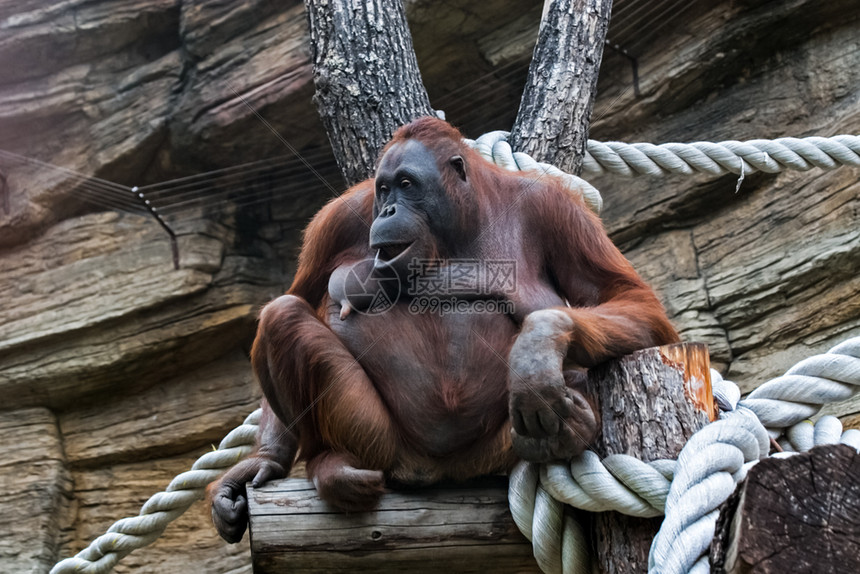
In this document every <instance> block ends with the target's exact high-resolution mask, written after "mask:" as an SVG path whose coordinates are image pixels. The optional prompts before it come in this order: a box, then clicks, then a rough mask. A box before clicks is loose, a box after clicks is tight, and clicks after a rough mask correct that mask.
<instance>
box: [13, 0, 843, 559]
mask: <svg viewBox="0 0 860 574" xmlns="http://www.w3.org/2000/svg"><path fill="white" fill-rule="evenodd" d="M541 4H542V2H539V1H537V0H535V1H532V2H528V3H523V2H514V1H513V0H492V1H490V2H474V1H469V0H456V1H454V2H449V3H445V8H444V9H439V7H438V4H436V3H434V2H431V1H430V0H413V1H411V2H408V3H407V6H408V12H409V16H410V22H411V24H412V26H413V35H414V38H415V45H416V51H417V53H418V57H419V63H420V65H421V67H422V71H423V74H424V78H425V84H426V85H427V86H428V90H429V92H430V95H431V98H432V100H433V102H434V105H436V107H438V108H440V109H444V110H445V111H446V112H447V113H448V117H449V119H451V120H453V121H454V122H455V123H457V124H459V125H461V126H463V127H464V128H465V129H466V131H467V135H469V136H472V137H474V136H476V135H479V134H480V133H483V132H484V131H489V130H490V129H506V128H508V127H509V126H510V122H511V120H512V118H513V116H514V114H515V113H516V106H517V100H518V97H519V93H520V92H521V86H522V80H523V78H524V77H525V69H524V65H525V63H527V61H528V58H529V57H530V53H531V47H532V44H533V41H534V37H535V35H536V30H537V23H538V19H539V16H540V5H541ZM852 5H853V4H852V2H850V1H848V0H838V1H835V2H828V3H821V2H814V1H812V0H790V1H787V2H764V1H753V0H744V1H740V2H738V1H735V2H718V1H711V2H704V3H701V4H700V6H699V9H698V10H691V11H689V12H687V13H686V14H685V15H683V16H682V17H679V18H678V19H677V20H676V21H675V23H674V24H673V25H672V26H670V27H667V28H665V29H664V31H663V33H662V34H658V35H656V36H654V38H653V39H652V40H650V41H648V42H644V43H641V42H640V43H639V44H638V45H637V46H638V52H637V56H638V62H639V76H640V86H639V88H640V92H641V95H640V96H638V97H637V96H635V95H634V93H633V90H632V87H631V80H630V78H631V75H630V64H629V62H628V61H627V60H626V59H625V58H623V57H622V56H619V55H617V54H614V53H612V52H607V54H606V57H605V59H604V68H603V76H602V77H601V82H600V86H599V91H600V93H599V96H598V103H597V106H596V110H595V114H594V118H595V119H594V123H593V130H592V137H593V138H595V139H601V140H610V139H619V140H624V141H651V142H657V143H659V142H664V141H693V140H708V141H720V140H723V139H751V138H775V137H780V136H787V135H794V136H803V135H822V136H826V135H834V134H837V133H855V134H856V133H860V111H858V110H860V71H858V70H860V13H858V12H857V11H856V10H852V9H851V8H852ZM524 8H525V9H524ZM610 34H611V28H610ZM0 62H2V74H0V150H5V151H8V152H14V153H16V154H21V155H23V156H27V157H31V158H36V159H39V160H41V161H44V162H49V163H50V164H53V165H57V166H62V167H63V168H67V169H71V170H74V171H75V172H79V173H81V174H86V175H87V176H96V177H99V178H102V179H104V180H109V181H111V182H116V183H119V184H122V185H124V186H131V185H141V186H145V185H148V184H154V183H157V182H161V181H165V180H169V179H173V178H179V177H185V176H191V175H194V174H200V173H204V172H209V171H211V170H216V169H223V168H226V167H230V166H235V165H238V164H242V163H245V162H250V161H255V160H260V159H264V158H275V157H279V156H283V155H284V153H285V150H284V149H283V144H282V142H281V141H280V140H279V139H278V137H276V136H275V135H274V134H273V133H272V131H270V130H269V128H267V127H266V126H265V125H264V124H263V123H262V122H261V121H260V118H259V117H258V115H257V114H259V116H260V117H263V118H265V119H266V121H267V122H268V123H269V125H270V126H271V127H272V129H273V130H274V131H276V132H277V133H278V134H282V135H283V137H284V138H285V139H287V140H288V141H289V142H290V144H291V145H292V146H294V147H295V148H296V149H298V150H299V151H300V152H301V153H302V154H303V156H304V157H307V158H308V159H309V160H310V161H311V163H312V164H313V165H314V166H315V167H316V168H317V170H318V171H319V172H320V174H321V176H322V177H323V178H324V179H326V180H327V181H328V183H329V185H331V186H332V187H334V188H339V187H340V183H339V181H340V180H339V176H338V174H337V172H336V170H334V169H333V168H332V163H331V158H330V155H329V154H328V153H327V151H326V148H325V136H324V134H323V132H322V129H321V127H320V125H319V123H318V120H317V117H316V113H315V110H314V107H313V103H312V101H311V96H312V93H313V87H312V83H311V69H310V64H309V46H308V44H307V30H306V23H305V20H304V9H303V6H302V4H301V3H300V2H298V1H289V2H282V3H273V2H264V1H262V0H256V1H250V2H230V1H226V2H204V1H202V0H197V1H192V0H183V1H180V0H101V1H99V2H91V1H85V0H73V1H71V2H64V3H59V4H56V5H51V6H49V7H46V6H45V5H44V3H40V2H32V1H29V2H17V1H16V2H12V1H10V0H5V1H4V0H0ZM285 165H286V164H285ZM295 165H296V166H297V165H298V163H296V164H295ZM279 169H281V168H279ZM283 169H286V170H287V172H283V170H281V171H276V170H274V169H273V170H271V171H267V172H265V173H263V175H264V176H265V177H262V176H261V178H262V179H259V180H256V179H255V180H254V181H253V182H248V181H239V180H237V179H235V178H234V179H230V176H229V174H227V175H223V176H218V177H216V176H215V175H213V176H211V177H210V178H207V179H196V180H190V181H192V182H195V185H196V187H193V188H186V189H185V190H184V191H183V190H182V189H178V188H177V186H178V185H179V183H176V184H174V185H173V186H171V188H170V190H168V192H164V191H163V192H162V193H161V194H159V193H154V194H153V195H152V196H151V197H153V198H157V199H159V200H161V201H164V202H166V201H172V199H171V198H173V199H176V201H178V200H179V199H178V198H179V195H176V196H175V197H174V196H171V195H170V194H171V193H176V194H180V193H185V192H188V193H191V195H188V196H183V197H191V198H192V201H189V202H188V203H187V204H186V205H185V206H184V207H183V208H181V209H180V208H177V209H175V210H174V211H170V210H165V212H164V213H165V218H166V220H167V222H168V223H169V224H170V225H171V227H172V228H173V230H174V231H175V232H176V234H177V236H178V246H179V252H180V268H179V269H178V270H174V269H173V265H172V261H171V255H170V245H169V242H168V236H167V234H166V233H165V232H164V231H163V229H162V228H161V227H160V226H159V225H158V224H157V222H155V220H154V219H153V218H152V217H150V216H149V215H147V214H146V213H144V212H143V210H142V209H141V205H140V204H139V203H135V200H134V198H132V199H131V200H129V198H128V197H126V196H124V195H122V194H123V193H125V191H127V188H125V189H118V188H112V187H106V184H102V183H99V182H96V181H94V180H92V179H88V178H83V177H77V176H75V175H73V174H69V173H68V172H64V171H61V170H57V169H54V168H51V167H48V166H44V165H41V164H34V163H33V162H26V161H21V160H19V159H15V158H12V157H11V156H9V155H8V154H7V155H2V153H0V170H2V172H3V173H4V174H5V175H6V178H7V184H8V189H7V191H6V194H5V196H3V195H2V191H3V190H2V189H0V301H2V305H0V392H2V396H3V397H4V403H3V405H2V407H0V409H2V410H0V429H2V431H3V432H2V436H3V439H2V441H0V452H2V453H3V457H2V460H3V462H2V463H0V474H2V476H3V484H6V485H10V488H11V491H10V493H9V495H8V496H7V497H6V498H4V500H3V501H2V502H0V507H1V508H2V511H3V513H4V515H5V516H7V517H8V518H9V519H8V520H6V521H4V524H3V525H2V526H0V541H2V542H0V570H3V571H9V572H46V571H47V570H48V569H49V567H50V565H52V564H53V563H54V562H55V561H56V560H57V559H58V558H61V557H65V556H69V555H72V554H74V553H75V552H77V551H78V550H80V548H82V547H83V546H84V545H86V544H87V543H88V542H89V541H90V540H92V539H93V538H94V537H96V536H97V535H99V534H101V533H102V532H104V530H105V529H106V528H107V527H108V526H109V525H110V524H111V523H112V522H113V521H114V520H116V519H117V518H120V517H122V516H127V515H132V514H136V513H137V512H138V510H139V507H140V505H141V503H142V502H143V501H145V500H146V499H147V498H148V496H150V495H151V494H152V493H154V492H157V491H159V490H162V489H163V488H164V487H165V486H166V485H167V484H168V483H169V481H170V479H171V478H172V477H173V476H175V475H176V474H178V473H179V472H181V471H183V470H185V469H186V468H187V467H188V466H189V465H190V463H191V462H192V461H193V460H194V459H195V458H196V457H197V456H199V455H200V454H202V453H203V452H205V451H206V450H207V449H208V448H211V447H210V445H211V444H213V443H217V442H218V440H220V438H221V437H222V436H223V435H224V434H225V433H226V431H227V430H229V429H230V428H232V427H233V426H235V425H236V424H238V423H239V422H241V420H242V419H243V418H244V416H245V415H246V414H247V413H248V412H250V411H251V410H252V409H253V408H254V407H255V405H256V404H257V402H258V400H259V392H258V390H257V389H256V387H255V384H254V383H253V381H252V378H251V374H250V369H249V368H248V363H247V358H246V357H247V350H248V347H249V344H250V341H251V339H252V337H253V329H254V321H255V315H256V312H257V310H258V309H259V307H260V306H261V305H263V304H264V303H265V302H266V301H268V300H269V299H271V298H272V297H274V296H276V295H278V294H279V293H281V292H282V291H283V290H284V288H285V287H286V285H287V284H288V281H289V278H290V276H291V272H292V269H293V265H294V258H295V253H296V248H297V245H298V240H299V237H300V231H301V229H302V228H303V226H304V224H305V223H306V221H307V219H308V217H310V215H311V214H312V213H313V212H314V211H315V210H316V209H318V207H319V206H320V205H321V204H322V203H323V202H324V201H325V200H326V199H327V198H328V197H331V195H330V193H331V192H330V191H329V190H328V189H327V188H326V185H324V184H323V183H321V182H320V181H318V180H317V179H316V178H315V177H314V176H312V175H309V174H308V173H307V172H306V171H305V172H302V171H297V170H298V169H299V168H296V169H293V168H289V169H287V168H283ZM290 169H292V170H293V171H289V170H290ZM302 169H304V168H302ZM284 173H286V175H284ZM735 179H736V178H734V177H724V178H720V179H716V180H706V179H703V178H692V179H691V178H667V179H660V180H657V179H636V180H624V179H620V178H617V177H601V178H597V179H595V180H594V182H593V183H595V184H596V185H597V187H598V188H599V189H601V190H602V191H603V194H604V201H605V206H606V207H605V210H604V214H603V219H604V221H605V223H606V225H607V228H608V229H609V231H610V233H611V235H612V237H613V239H614V240H615V241H616V242H617V243H618V244H619V245H620V246H622V248H623V249H624V250H625V252H626V253H627V255H628V256H629V257H630V259H631V260H632V261H633V263H634V265H635V266H636V267H637V268H638V269H639V270H640V272H641V273H642V274H643V275H644V276H645V277H646V278H647V279H648V280H649V281H651V282H652V284H654V285H655V287H656V288H657V289H658V290H659V292H660V293H661V295H662V297H663V300H664V302H665V303H666V305H667V308H668V309H669V312H670V314H671V315H672V317H673V320H674V321H675V323H676V324H677V325H678V327H679V328H680V329H681V331H682V333H683V334H684V337H685V338H686V339H689V340H699V341H705V342H708V343H709V344H710V346H711V352H712V356H713V360H714V363H715V364H716V365H717V366H719V367H720V368H721V369H722V370H723V371H725V372H727V373H728V376H729V377H730V378H733V379H734V380H736V381H738V382H739V383H741V384H742V386H743V387H744V388H745V389H750V388H752V387H754V386H755V385H756V384H759V383H761V382H763V381H764V380H766V379H767V378H769V377H771V376H774V375H777V374H780V373H781V372H782V371H784V370H785V369H786V368H787V367H788V366H790V365H792V364H793V363H795V362H796V361H798V360H800V359H802V358H804V357H805V356H807V355H809V354H812V353H816V352H821V351H823V350H826V349H827V348H828V347H829V346H831V345H832V344H834V343H836V342H838V341H840V340H843V339H844V338H846V337H848V336H852V335H858V334H860V297H858V289H859V288H860V279H858V275H857V272H856V270H857V269H858V268H860V231H858V230H860V225H858V223H860V221H858V220H860V183H858V182H860V170H858V169H849V168H842V169H840V170H837V171H833V172H823V171H819V170H813V171H810V172H807V173H785V174H780V175H762V174H755V175H748V176H747V177H746V178H745V180H744V182H743V184H742V185H741V189H740V191H739V192H738V193H735V183H736V181H735ZM252 186H257V187H252ZM189 189H190V192H189ZM171 190H175V191H171ZM192 192H193V193H192ZM242 194H245V195H242ZM248 194H252V195H251V197H253V198H255V199H254V201H253V202H248V201H244V200H242V199H241V198H242V197H248ZM4 197H5V198H6V199H8V207H9V209H8V212H7V211H6V210H4V201H3V200H4ZM237 198H238V199H237ZM82 199H86V200H88V201H81V200H82ZM153 201H156V199H153ZM117 206H119V207H120V208H121V210H120V211H117V210H115V209H109V208H110V207H117ZM830 410H831V411H832V412H835V413H836V414H839V415H841V416H842V417H843V419H844V420H845V422H847V423H848V424H850V425H853V426H855V427H860V401H857V400H855V401H853V402H848V403H847V404H843V405H835V406H833V407H831V409H830ZM247 552H248V551H247V545H246V543H243V544H240V545H237V546H228V545H226V544H223V543H222V542H221V541H220V539H219V538H217V535H216V534H215V532H214V529H212V527H211V526H210V524H209V520H208V517H207V516H206V510H205V507H204V506H203V505H202V504H201V505H197V506H195V507H194V508H193V509H192V510H191V511H190V512H189V513H188V514H186V515H185V516H183V517H182V518H181V519H179V520H178V521H177V523H175V524H174V525H172V526H170V527H169V528H168V530H167V532H166V534H165V536H164V537H163V538H162V539H161V540H160V541H159V542H157V543H156V544H155V545H153V546H151V547H149V548H147V549H145V550H140V551H137V552H135V553H133V554H131V555H130V556H128V557H127V558H125V559H124V560H123V561H122V562H121V563H120V565H119V566H118V567H117V569H116V571H117V572H126V571H135V572H180V571H187V570H189V569H197V570H199V571H204V572H213V573H215V572H225V573H226V572H231V573H235V572H250V565H249V560H248V555H247Z"/></svg>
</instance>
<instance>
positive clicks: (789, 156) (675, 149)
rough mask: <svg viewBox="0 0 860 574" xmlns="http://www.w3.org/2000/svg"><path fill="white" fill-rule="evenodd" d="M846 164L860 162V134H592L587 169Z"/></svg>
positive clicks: (629, 171)
mask: <svg viewBox="0 0 860 574" xmlns="http://www.w3.org/2000/svg"><path fill="white" fill-rule="evenodd" d="M842 165H848V166H853V167H860V136H856V135H839V136H833V137H829V138H823V137H808V138H778V139H775V140H762V139H758V140H750V141H746V142H739V141H733V140H730V141H724V142H720V143H711V142H693V143H689V144H684V143H665V144H661V145H654V144H651V143H632V144H628V143H623V142H598V141H595V140H588V146H587V150H586V152H585V158H584V159H583V163H582V173H583V174H584V175H587V176H593V175H600V174H604V173H612V174H615V175H624V176H628V177H632V176H637V175H651V176H665V175H669V174H679V175H694V174H697V173H702V174H707V175H712V176H719V175H725V174H726V173H735V174H743V173H747V174H749V173H752V172H755V171H763V172H765V173H776V172H779V171H785V170H796V171H807V170H810V169H812V168H814V167H819V168H823V169H835V168H837V167H839V166H842Z"/></svg>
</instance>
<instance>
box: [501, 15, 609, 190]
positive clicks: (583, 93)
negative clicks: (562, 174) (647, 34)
mask: <svg viewBox="0 0 860 574" xmlns="http://www.w3.org/2000/svg"><path fill="white" fill-rule="evenodd" d="M546 1H547V5H548V10H547V9H545V11H546V14H545V17H544V19H543V21H542V22H541V29H540V35H539V36H538V42H537V45H536V46H535V51H534V56H533V58H532V63H531V66H530V67H529V76H528V80H527V81H526V88H525V92H524V93H523V98H522V100H521V101H520V109H519V112H518V113H517V120H516V122H515V123H514V127H513V130H512V132H511V140H510V141H511V146H512V147H513V148H514V149H515V150H517V151H522V152H525V153H527V154H529V155H531V156H532V157H534V158H535V159H537V160H538V161H544V162H547V163H551V164H553V165H556V166H558V167H559V168H561V169H563V170H564V171H567V172H570V173H579V171H580V169H581V167H582V158H583V156H584V154H585V146H586V143H587V141H588V126H589V119H590V117H591V110H592V107H593V106H594V96H595V94H596V89H597V74H598V71H599V69H600V61H601V59H602V58H603V42H604V40H605V39H606V30H607V28H608V27H609V15H610V12H611V11H612V0H546Z"/></svg>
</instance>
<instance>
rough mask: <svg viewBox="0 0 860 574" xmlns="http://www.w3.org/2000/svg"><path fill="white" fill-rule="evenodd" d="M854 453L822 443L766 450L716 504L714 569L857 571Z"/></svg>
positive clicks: (763, 573) (858, 466)
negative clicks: (782, 454)
mask: <svg viewBox="0 0 860 574" xmlns="http://www.w3.org/2000/svg"><path fill="white" fill-rule="evenodd" d="M858 549H860V454H858V453H857V451H855V450H854V449H853V448H851V447H849V446H846V445H828V446H820V447H816V448H814V449H812V450H811V451H809V452H808V453H804V454H799V455H796V456H793V457H791V458H784V459H779V458H769V459H766V460H763V461H761V462H760V463H758V464H757V465H755V466H754V467H752V468H751V469H750V471H749V474H748V475H747V478H746V481H745V482H744V483H743V485H742V486H741V487H740V488H739V490H738V491H736V492H735V494H734V495H733V496H732V498H730V499H729V500H728V501H727V502H726V503H725V504H724V505H723V507H722V508H721V509H720V518H719V520H718V521H717V533H716V535H715V537H714V542H713V544H712V545H711V562H712V564H713V568H712V571H713V572H714V573H715V574H717V573H720V574H723V573H729V574H741V573H746V572H757V573H760V574H784V573H786V572H792V573H794V574H800V573H810V574H812V573H816V574H830V573H833V574H835V573H837V572H860V551H858Z"/></svg>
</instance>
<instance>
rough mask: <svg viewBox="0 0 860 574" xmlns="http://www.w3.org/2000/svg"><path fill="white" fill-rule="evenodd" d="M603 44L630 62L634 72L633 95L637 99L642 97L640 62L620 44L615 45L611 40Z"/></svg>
mask: <svg viewBox="0 0 860 574" xmlns="http://www.w3.org/2000/svg"><path fill="white" fill-rule="evenodd" d="M603 44H604V45H606V46H609V47H610V48H611V49H612V50H613V51H614V52H617V53H619V54H621V55H622V56H624V57H625V58H627V59H628V60H630V66H631V68H632V71H633V95H635V96H636V97H637V98H640V97H642V93H641V92H640V91H639V60H637V59H636V56H633V55H632V54H630V52H628V51H627V50H626V49H625V48H622V47H621V46H620V45H618V44H613V43H612V42H610V41H609V40H604V41H603Z"/></svg>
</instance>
